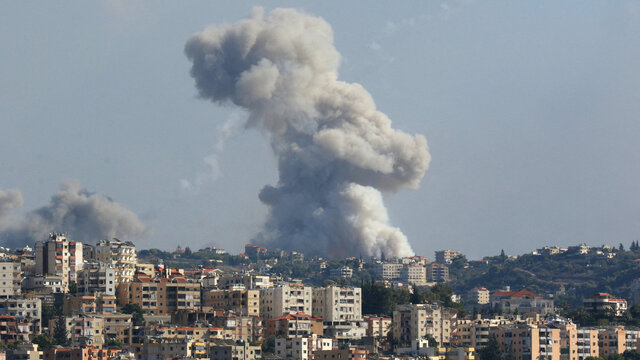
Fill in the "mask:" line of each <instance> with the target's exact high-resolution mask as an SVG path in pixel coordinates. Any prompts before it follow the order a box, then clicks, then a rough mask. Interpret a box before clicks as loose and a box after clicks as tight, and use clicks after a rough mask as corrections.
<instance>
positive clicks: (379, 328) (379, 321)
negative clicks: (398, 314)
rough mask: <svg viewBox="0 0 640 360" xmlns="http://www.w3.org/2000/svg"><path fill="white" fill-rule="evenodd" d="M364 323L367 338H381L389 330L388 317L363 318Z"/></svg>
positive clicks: (389, 319) (389, 320)
mask: <svg viewBox="0 0 640 360" xmlns="http://www.w3.org/2000/svg"><path fill="white" fill-rule="evenodd" d="M364 321H365V322H366V323H367V336H371V337H375V338H383V337H386V336H387V334H388V333H389V330H390V329H391V318H390V317H381V316H365V317H364Z"/></svg>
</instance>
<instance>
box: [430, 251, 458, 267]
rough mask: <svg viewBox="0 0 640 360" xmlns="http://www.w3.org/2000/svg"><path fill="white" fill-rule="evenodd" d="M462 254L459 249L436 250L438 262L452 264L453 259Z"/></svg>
mask: <svg viewBox="0 0 640 360" xmlns="http://www.w3.org/2000/svg"><path fill="white" fill-rule="evenodd" d="M460 256H462V253H461V252H460V251H458V250H440V251H436V262H437V263H440V264H451V262H452V261H453V259H455V258H457V257H460Z"/></svg>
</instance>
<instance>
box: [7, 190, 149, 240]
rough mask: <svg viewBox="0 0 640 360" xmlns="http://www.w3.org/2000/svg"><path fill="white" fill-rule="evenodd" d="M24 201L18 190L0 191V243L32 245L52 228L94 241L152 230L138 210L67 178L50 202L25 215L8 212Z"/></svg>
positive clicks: (134, 235) (133, 235)
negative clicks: (17, 215) (135, 212)
mask: <svg viewBox="0 0 640 360" xmlns="http://www.w3.org/2000/svg"><path fill="white" fill-rule="evenodd" d="M21 205H22V194H21V193H20V191H19V190H8V191H6V192H3V191H0V243H3V244H4V245H5V246H10V247H23V246H25V245H30V246H33V244H34V243H35V241H38V240H46V239H47V238H48V234H49V233H51V232H64V233H67V234H68V235H69V238H70V239H72V240H77V241H81V242H84V243H89V244H93V243H96V242H97V241H98V240H100V239H103V238H111V237H121V238H130V237H134V238H135V237H138V238H139V237H143V236H146V235H147V234H148V233H149V231H148V229H147V228H146V227H145V226H144V225H143V224H142V223H141V222H140V220H139V219H138V217H137V216H136V214H134V213H133V212H132V211H130V210H128V209H126V208H125V207H124V206H122V205H121V204H119V203H117V202H114V201H113V200H111V199H109V198H108V197H106V196H104V195H99V194H93V193H90V192H88V191H87V190H85V189H83V188H82V187H81V186H80V185H79V184H78V183H75V182H68V183H65V184H63V185H62V186H61V189H60V191H59V192H57V193H56V194H54V195H53V196H52V197H51V201H50V203H49V204H47V205H45V206H42V207H40V208H37V209H35V210H32V211H29V212H28V213H27V214H26V215H25V216H24V217H11V216H9V212H10V211H11V210H12V209H14V208H16V207H19V206H21Z"/></svg>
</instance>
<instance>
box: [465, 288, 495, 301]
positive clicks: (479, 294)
mask: <svg viewBox="0 0 640 360" xmlns="http://www.w3.org/2000/svg"><path fill="white" fill-rule="evenodd" d="M469 295H471V298H472V300H473V302H474V303H475V304H478V305H486V304H488V303H489V302H490V297H491V293H490V292H489V289H487V288H486V287H484V286H477V287H474V288H473V289H471V291H469Z"/></svg>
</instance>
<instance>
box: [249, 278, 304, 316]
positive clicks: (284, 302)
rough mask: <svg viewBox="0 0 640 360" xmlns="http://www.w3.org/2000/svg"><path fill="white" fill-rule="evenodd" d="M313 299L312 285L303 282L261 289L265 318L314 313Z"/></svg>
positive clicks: (261, 309)
mask: <svg viewBox="0 0 640 360" xmlns="http://www.w3.org/2000/svg"><path fill="white" fill-rule="evenodd" d="M311 301H312V292H311V287H309V286H304V285H302V284H288V285H280V286H276V287H272V288H268V289H261V290H260V315H261V316H262V317H263V318H264V319H265V320H269V319H273V318H276V317H279V316H282V315H284V314H295V313H299V312H301V313H305V314H309V315H312V307H311Z"/></svg>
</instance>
